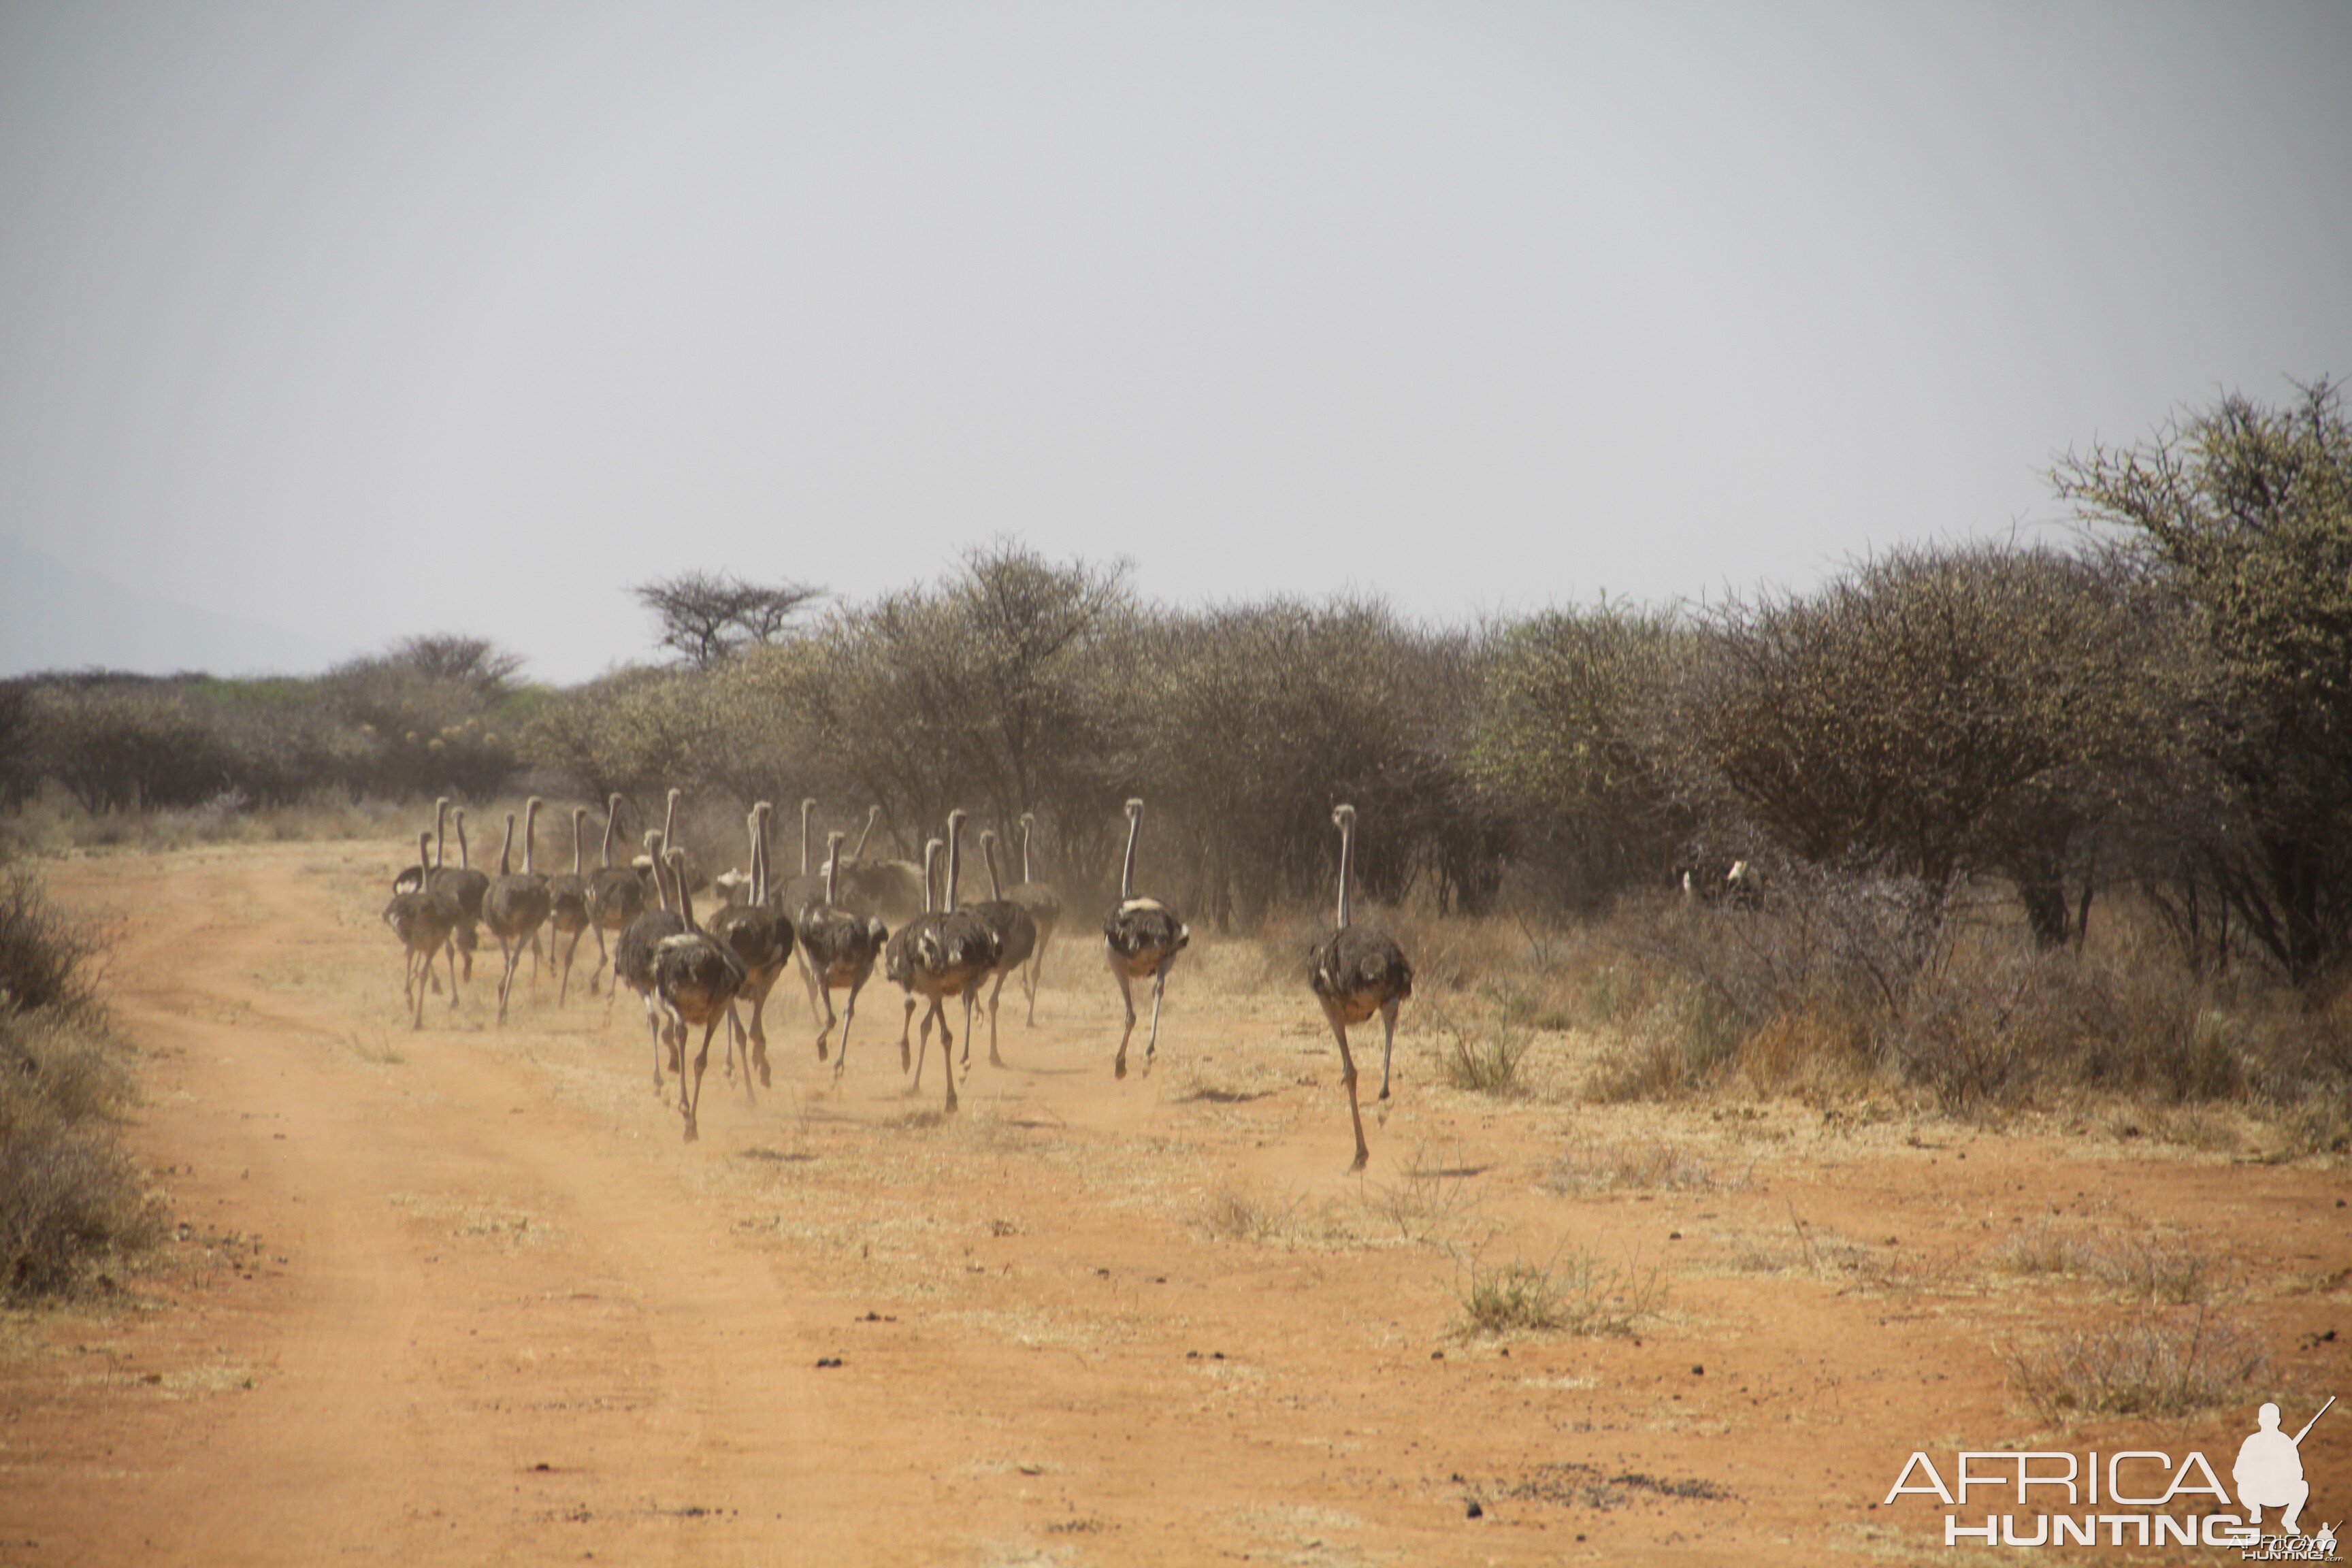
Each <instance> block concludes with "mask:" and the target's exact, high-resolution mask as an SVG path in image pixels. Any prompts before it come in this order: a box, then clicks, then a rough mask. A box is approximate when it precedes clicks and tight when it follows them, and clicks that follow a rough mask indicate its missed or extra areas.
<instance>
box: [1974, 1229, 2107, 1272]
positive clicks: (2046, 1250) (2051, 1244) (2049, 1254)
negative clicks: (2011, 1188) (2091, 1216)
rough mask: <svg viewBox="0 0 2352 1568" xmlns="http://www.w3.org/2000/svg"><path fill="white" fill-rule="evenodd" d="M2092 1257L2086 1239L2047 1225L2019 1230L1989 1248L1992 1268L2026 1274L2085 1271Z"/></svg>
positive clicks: (2089, 1267)
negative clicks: (1991, 1248)
mask: <svg viewBox="0 0 2352 1568" xmlns="http://www.w3.org/2000/svg"><path fill="white" fill-rule="evenodd" d="M2092 1259H2093V1254H2092V1250H2091V1246H2090V1244H2089V1243H2088V1242H2086V1241H2084V1239H2083V1238H2082V1237H2074V1236H2068V1235H2067V1234H2066V1233H2065V1232H2063V1231H2062V1230H2059V1229H2057V1228H2055V1227H2054V1226H2048V1225H2037V1226H2032V1227H2031V1228H2030V1229H2026V1230H2021V1231H2019V1232H2017V1233H2016V1234H2015V1235H2013V1236H2011V1237H2009V1238H2008V1239H2006V1240H2004V1241H2003V1242H2001V1244H2000V1246H1998V1247H1994V1248H1993V1251H1992V1263H1993V1267H1994V1268H1999V1269H2000V1270H2001V1271H2002V1272H2003V1273H2007V1274H2021V1275H2024V1276H2027V1277H2028V1278H2033V1277H2037V1276H2042V1275H2059V1276H2071V1275H2078V1274H2088V1273H2089V1272H2090V1271H2091V1264H2092Z"/></svg>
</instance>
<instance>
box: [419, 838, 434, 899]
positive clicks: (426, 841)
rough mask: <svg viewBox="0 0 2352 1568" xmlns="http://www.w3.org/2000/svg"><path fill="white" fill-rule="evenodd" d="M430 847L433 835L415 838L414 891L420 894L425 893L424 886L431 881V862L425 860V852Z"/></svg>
mask: <svg viewBox="0 0 2352 1568" xmlns="http://www.w3.org/2000/svg"><path fill="white" fill-rule="evenodd" d="M432 847H433V835H431V834H430V833H420V834H418V835H417V836H416V875H417V880H416V890H417V891H418V892H420V893H421V892H423V891H425V884H426V883H427V882H429V881H431V880H432V867H433V862H432V861H431V860H430V859H428V858H426V852H427V851H428V850H430V849H431V848H432Z"/></svg>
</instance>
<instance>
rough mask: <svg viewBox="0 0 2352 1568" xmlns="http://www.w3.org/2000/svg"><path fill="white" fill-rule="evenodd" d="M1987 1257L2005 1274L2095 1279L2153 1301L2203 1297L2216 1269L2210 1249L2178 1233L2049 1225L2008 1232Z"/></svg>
mask: <svg viewBox="0 0 2352 1568" xmlns="http://www.w3.org/2000/svg"><path fill="white" fill-rule="evenodd" d="M1992 1262H1993V1264H1994V1266H1995V1267H1996V1268H2000V1269H2002V1270H2004V1271H2006V1272H2008V1273H2011V1274H2021V1275H2027V1276H2035V1275H2058V1276H2063V1277H2066V1278H2071V1279H2095V1280H2097V1281H2098V1282H2100V1283H2101V1284H2103V1285H2105V1286H2107V1287H2108V1288H2109V1289H2114V1290H2116V1291H2118V1292H2120V1293H2122V1294H2123V1295H2126V1296H2128V1297H2132V1298H2135V1299H2137V1300H2143V1301H2146V1302H2147V1303H2149V1304H2150V1305H2156V1306H2193V1305H2196V1304H2198V1303H2200V1302H2203V1301H2206V1300H2210V1298H2211V1296H2212V1295H2213V1292H2214V1290H2215V1289H2217V1288H2218V1286H2219V1285H2220V1283H2221V1265H2220V1263H2219V1261H2218V1260H2217V1259H2215V1258H2214V1257H2213V1255H2212V1254H2211V1253H2210V1252H2207V1251H2206V1250H2204V1249H2203V1248H2202V1247H2198V1246H2196V1245H2195V1244H2193V1243H2191V1242H2189V1241H2186V1240H2184V1239H2182V1238H2180V1237H2168V1236H2134V1237H2116V1238H2113V1239H2093V1238H2090V1237H2080V1236H2071V1235H2068V1234H2067V1233H2066V1232H2064V1231H2062V1230H2059V1229H2058V1228H2056V1227H2055V1226H2050V1225H2037V1226H2033V1227H2032V1228H2031V1229H2028V1230H2022V1231H2020V1232H2018V1233H2017V1234H2016V1235H2015V1236H2012V1237H2010V1238H2009V1239H2008V1240H2007V1241H2004V1242H2003V1243H2001V1244H2000V1246H1999V1247H1996V1248H1994V1249H1993V1254H1992Z"/></svg>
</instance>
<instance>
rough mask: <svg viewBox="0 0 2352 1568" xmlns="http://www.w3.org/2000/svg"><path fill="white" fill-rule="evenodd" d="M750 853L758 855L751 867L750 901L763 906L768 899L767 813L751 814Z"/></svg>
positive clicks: (756, 812)
mask: <svg viewBox="0 0 2352 1568" xmlns="http://www.w3.org/2000/svg"><path fill="white" fill-rule="evenodd" d="M751 853H752V854H753V855H755V856H757V857H758V859H757V860H756V861H754V862H753V864H752V867H751V901H752V902H753V903H755V904H759V905H761V906H765V905H766V903H767V901H768V814H767V813H766V812H764V811H755V812H753V813H752V814H751Z"/></svg>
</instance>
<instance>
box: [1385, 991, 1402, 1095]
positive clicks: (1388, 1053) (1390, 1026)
mask: <svg viewBox="0 0 2352 1568" xmlns="http://www.w3.org/2000/svg"><path fill="white" fill-rule="evenodd" d="M1399 1000H1401V998H1396V997H1391V998H1390V1000H1389V1004H1388V1005H1387V1006H1385V1007H1382V1008H1381V1027H1382V1028H1383V1029H1385V1030H1387V1032H1388V1037H1387V1038H1386V1039H1384V1040H1382V1041H1381V1099H1382V1100H1386V1099H1387V1098H1388V1097H1389V1059H1390V1058H1391V1057H1393V1056H1395V1055H1396V1016H1397V1003H1398V1001H1399ZM1387 1125H1388V1123H1387V1122H1385V1121H1383V1122H1381V1126H1383V1127H1385V1126H1387Z"/></svg>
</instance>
